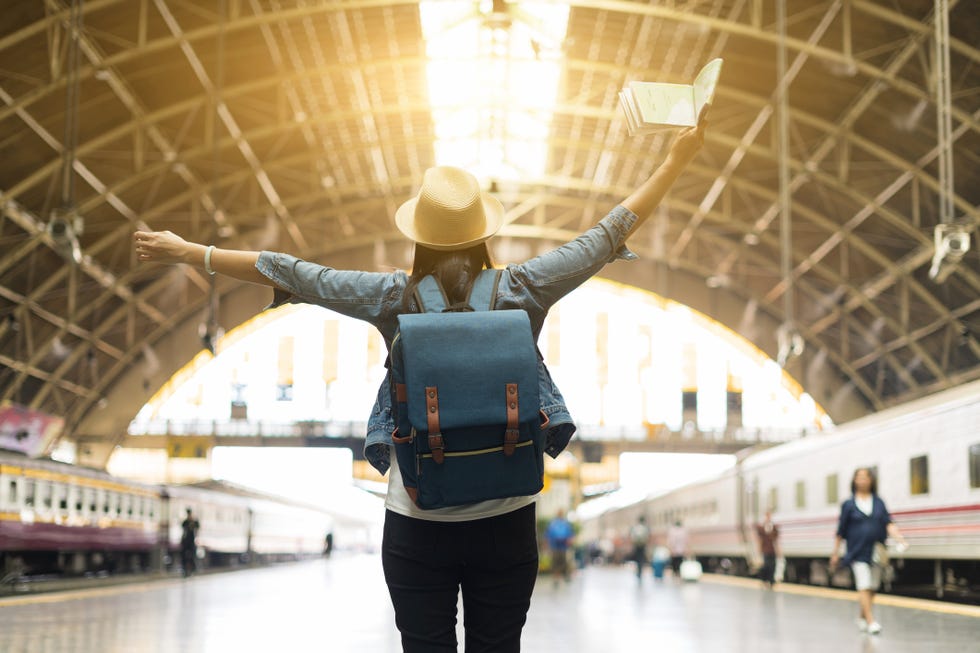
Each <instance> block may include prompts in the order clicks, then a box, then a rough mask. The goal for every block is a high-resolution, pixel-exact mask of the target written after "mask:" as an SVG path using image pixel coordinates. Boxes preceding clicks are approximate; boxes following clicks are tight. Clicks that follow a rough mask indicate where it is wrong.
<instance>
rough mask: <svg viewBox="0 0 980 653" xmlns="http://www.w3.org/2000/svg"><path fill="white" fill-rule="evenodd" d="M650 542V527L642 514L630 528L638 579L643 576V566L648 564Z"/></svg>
mask: <svg viewBox="0 0 980 653" xmlns="http://www.w3.org/2000/svg"><path fill="white" fill-rule="evenodd" d="M649 543H650V529H649V528H648V527H647V518H646V517H644V516H643V515H640V516H639V518H637V520H636V523H635V524H633V527H632V528H630V544H632V545H633V554H632V556H631V557H632V559H633V561H634V562H636V580H637V582H639V581H640V580H642V578H643V568H644V567H646V565H647V545H648V544H649Z"/></svg>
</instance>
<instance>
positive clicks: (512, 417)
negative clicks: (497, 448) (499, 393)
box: [504, 383, 520, 456]
mask: <svg viewBox="0 0 980 653" xmlns="http://www.w3.org/2000/svg"><path fill="white" fill-rule="evenodd" d="M505 396H506V400H507V428H506V429H505V430H504V455H505V456H510V455H513V453H514V448H515V447H516V445H517V439H518V436H519V435H520V430H519V428H518V419H517V415H518V406H519V405H520V404H519V403H518V397H517V384H516V383H508V384H507V391H506V395H505Z"/></svg>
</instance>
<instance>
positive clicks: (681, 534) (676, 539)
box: [667, 519, 688, 578]
mask: <svg viewBox="0 0 980 653" xmlns="http://www.w3.org/2000/svg"><path fill="white" fill-rule="evenodd" d="M667 548H668V549H670V568H671V569H672V570H673V572H674V578H680V577H681V563H682V562H684V556H686V555H687V553H688V541H687V529H686V528H684V524H682V523H681V520H679V519H678V520H677V521H675V522H674V525H673V526H671V527H670V528H668V529H667Z"/></svg>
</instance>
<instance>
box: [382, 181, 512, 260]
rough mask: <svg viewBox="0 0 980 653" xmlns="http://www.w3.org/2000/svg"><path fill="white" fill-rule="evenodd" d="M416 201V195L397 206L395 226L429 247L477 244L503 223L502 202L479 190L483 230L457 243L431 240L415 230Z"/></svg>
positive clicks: (464, 246) (446, 247)
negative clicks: (483, 221) (483, 220)
mask: <svg viewBox="0 0 980 653" xmlns="http://www.w3.org/2000/svg"><path fill="white" fill-rule="evenodd" d="M418 201H419V198H418V197H413V198H411V199H410V200H408V201H406V202H405V203H403V204H402V205H401V206H399V207H398V210H397V211H395V226H396V227H398V231H400V232H402V234H404V235H405V237H406V238H408V239H409V240H411V241H413V242H415V243H418V244H419V245H423V246H425V247H428V248H429V249H437V250H443V251H451V250H454V249H466V248H467V247H472V246H473V245H478V244H480V243H482V242H483V241H485V240H487V239H488V238H490V237H491V236H493V235H494V234H495V233H497V232H498V231H499V230H500V227H502V226H503V224H504V206H503V204H501V203H500V200H498V199H497V198H496V197H494V196H493V195H491V194H490V193H487V192H485V191H480V201H481V202H482V203H483V213H484V215H485V216H486V220H487V226H486V228H485V229H484V230H483V233H482V234H481V235H480V236H478V237H477V238H472V239H470V240H466V241H463V242H459V243H446V242H432V241H429V240H426V239H425V238H422V237H421V236H420V235H419V234H418V232H417V231H416V230H415V206H416V205H417V204H418Z"/></svg>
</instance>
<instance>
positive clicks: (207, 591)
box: [0, 555, 980, 653]
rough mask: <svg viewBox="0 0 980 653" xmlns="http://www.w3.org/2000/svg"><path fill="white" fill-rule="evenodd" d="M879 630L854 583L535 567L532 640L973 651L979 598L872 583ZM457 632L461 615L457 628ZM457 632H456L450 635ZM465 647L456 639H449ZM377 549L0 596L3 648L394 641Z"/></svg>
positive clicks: (570, 647) (323, 647)
mask: <svg viewBox="0 0 980 653" xmlns="http://www.w3.org/2000/svg"><path fill="white" fill-rule="evenodd" d="M882 599H883V603H886V602H887V604H879V605H877V606H876V616H877V618H878V620H879V621H880V622H881V624H882V626H883V630H882V632H881V633H880V634H879V635H867V634H863V633H860V632H858V629H857V627H856V625H855V617H856V614H857V606H856V603H855V602H854V596H853V593H850V592H844V591H841V590H827V589H819V588H805V587H798V586H789V585H783V586H777V589H776V590H775V591H769V590H765V589H763V588H762V587H761V586H760V585H759V584H758V583H755V582H754V581H750V580H743V579H734V578H726V577H714V576H705V577H704V578H702V580H701V581H699V582H697V583H681V582H676V581H673V580H672V579H670V578H669V577H668V578H667V579H666V580H665V581H663V582H661V583H655V582H654V581H653V579H652V578H650V577H649V576H645V577H644V578H643V580H642V582H640V583H638V582H637V580H636V577H635V575H634V574H633V573H632V571H631V569H630V568H629V567H590V568H587V569H585V570H581V571H578V572H577V573H576V574H575V576H574V577H573V579H572V580H571V581H570V582H568V583H567V584H566V583H559V584H557V585H556V584H555V583H554V582H553V580H552V579H551V578H550V577H547V576H542V577H540V578H539V579H538V583H537V586H536V587H535V592H534V598H533V600H532V602H531V610H530V612H529V614H528V621H527V625H526V627H525V629H524V638H523V648H522V650H524V651H528V652H530V653H538V652H542V653H551V652H557V651H561V652H562V653H578V652H581V653H586V652H588V653H595V652H600V653H617V652H619V651H623V652H633V651H642V650H655V651H665V652H669V653H684V652H688V651H690V652H698V653H701V652H705V653H714V652H716V651H717V652H719V653H741V652H745V653H768V652H773V653H775V652H779V653H786V652H807V651H813V652H820V653H823V652H825V651H833V652H834V653H850V652H861V653H865V652H881V653H901V652H906V651H907V652H909V653H912V652H916V653H919V652H921V651H934V650H935V651H940V650H942V651H957V653H967V652H969V651H980V607H973V606H960V605H953V604H940V603H935V602H929V601H919V600H912V599H900V598H897V597H882ZM459 631H460V636H461V635H462V632H461V627H460V628H459ZM460 641H462V637H460ZM460 649H462V645H460ZM399 650H400V646H399V640H398V634H397V631H396V630H395V626H394V616H393V613H392V610H391V606H390V603H389V600H388V595H387V591H386V589H385V585H384V579H383V577H382V572H381V560H380V558H379V557H378V556H374V555H337V556H335V557H333V558H332V559H330V560H318V561H312V562H303V563H294V564H284V565H279V566H274V567H266V568H261V569H250V570H240V571H234V572H228V573H216V574H210V575H202V576H196V577H192V578H189V579H166V580H157V581H152V582H140V583H133V584H128V585H118V586H112V587H105V588H96V589H86V590H79V591H74V592H61V593H52V594H40V595H33V596H14V597H7V598H2V599H0V651H3V652H4V653H68V652H71V653H116V652H120V653H122V652H125V653H251V652H253V651H255V652H262V653H267V652H269V651H273V652H275V653H286V652H289V653H306V652H311V653H312V652H321V651H322V652H327V651H329V652H330V653H342V652H346V651H351V652H357V653H361V652H366V653H388V652H391V653H396V652H397V651H399Z"/></svg>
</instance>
